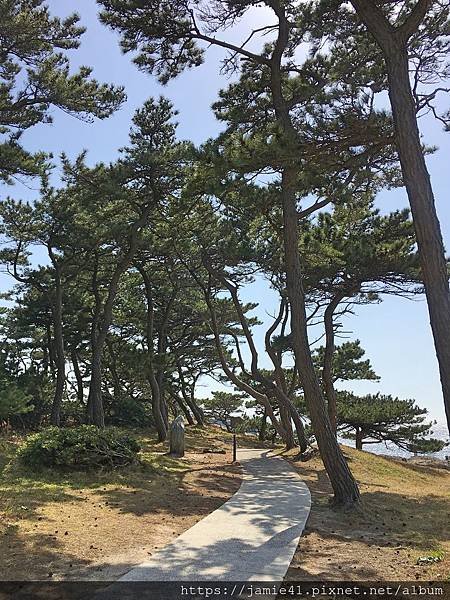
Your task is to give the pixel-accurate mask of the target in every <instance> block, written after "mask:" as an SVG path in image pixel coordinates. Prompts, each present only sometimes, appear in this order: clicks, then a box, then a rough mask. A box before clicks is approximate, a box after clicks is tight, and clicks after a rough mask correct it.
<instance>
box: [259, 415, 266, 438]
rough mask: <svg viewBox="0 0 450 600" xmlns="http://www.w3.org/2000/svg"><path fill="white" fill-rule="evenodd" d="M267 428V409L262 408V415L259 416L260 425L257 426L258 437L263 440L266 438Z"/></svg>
mask: <svg viewBox="0 0 450 600" xmlns="http://www.w3.org/2000/svg"><path fill="white" fill-rule="evenodd" d="M266 430H267V410H266V409H265V408H264V412H263V415H262V417H261V425H260V426H259V431H258V439H259V441H260V442H263V441H264V440H265V439H266Z"/></svg>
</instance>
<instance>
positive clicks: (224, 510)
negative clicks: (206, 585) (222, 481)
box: [119, 449, 311, 581]
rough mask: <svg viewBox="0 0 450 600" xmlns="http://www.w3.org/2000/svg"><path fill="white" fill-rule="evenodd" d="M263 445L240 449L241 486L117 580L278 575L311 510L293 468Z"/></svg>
mask: <svg viewBox="0 0 450 600" xmlns="http://www.w3.org/2000/svg"><path fill="white" fill-rule="evenodd" d="M267 452H268V451H267V450H244V449H243V450H239V451H238V460H239V462H240V463H241V464H242V466H243V469H244V477H243V482H242V485H241V487H240V489H239V490H238V491H237V492H236V493H235V494H234V496H232V497H231V498H230V500H228V502H225V504H223V505H222V506H221V507H220V508H218V509H217V510H215V511H214V512H212V513H210V514H209V515H208V516H207V517H205V518H204V519H202V520H201V521H199V522H198V523H197V524H196V525H194V526H193V527H191V528H190V529H188V530H187V531H185V532H184V533H183V534H182V535H180V536H179V537H178V538H177V539H175V540H174V541H173V542H170V543H169V544H168V545H167V546H165V547H164V548H162V549H161V550H159V551H158V552H156V553H155V554H154V555H153V556H152V558H151V560H150V561H148V562H145V563H141V564H140V565H138V566H137V567H135V568H133V569H132V570H131V571H129V572H128V573H126V574H125V575H124V576H123V577H121V579H120V580H119V581H183V580H184V581H186V580H198V581H200V580H202V581H204V580H208V579H209V580H215V581H233V580H234V581H249V580H254V581H255V580H256V581H257V580H271V581H281V580H282V579H283V576H284V575H285V573H286V571H287V569H288V567H289V564H290V562H291V560H292V557H293V555H294V552H295V549H296V547H297V544H298V540H299V538H300V535H301V533H302V531H303V528H304V526H305V522H306V519H307V518H308V514H309V510H310V504H311V501H310V494H309V490H308V488H307V486H306V484H305V483H304V482H303V481H302V480H301V479H300V477H299V476H298V474H297V473H296V472H295V471H294V469H293V468H292V467H291V466H290V465H289V463H288V462H287V461H285V460H283V459H281V458H276V457H268V456H267Z"/></svg>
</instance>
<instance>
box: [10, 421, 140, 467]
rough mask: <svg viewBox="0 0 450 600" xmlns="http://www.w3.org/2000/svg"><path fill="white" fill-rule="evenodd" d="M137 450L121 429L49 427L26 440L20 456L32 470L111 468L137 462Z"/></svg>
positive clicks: (136, 445) (86, 426)
mask: <svg viewBox="0 0 450 600" xmlns="http://www.w3.org/2000/svg"><path fill="white" fill-rule="evenodd" d="M139 450H140V447H139V444H138V443H137V441H136V440H135V439H134V438H133V437H131V436H130V435H129V434H127V433H124V432H123V431H121V430H120V429H116V428H115V427H108V428H106V429H98V428H97V427H95V426H94V425H80V426H79V427H71V428H58V427H48V428H47V429H45V430H43V431H41V432H39V433H36V434H34V435H32V436H30V437H28V438H27V440H26V442H25V443H24V445H23V446H22V447H21V448H20V450H19V457H20V459H21V461H22V462H23V463H24V464H25V465H27V466H29V467H33V468H41V467H57V468H61V469H70V470H75V471H77V470H86V469H101V468H105V469H113V468H116V467H123V466H125V465H129V464H132V463H134V462H136V460H137V454H138V452H139Z"/></svg>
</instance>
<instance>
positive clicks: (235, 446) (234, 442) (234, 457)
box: [233, 433, 237, 462]
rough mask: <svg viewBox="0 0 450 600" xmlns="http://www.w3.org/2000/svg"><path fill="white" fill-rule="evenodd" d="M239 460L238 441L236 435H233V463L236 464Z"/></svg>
mask: <svg viewBox="0 0 450 600" xmlns="http://www.w3.org/2000/svg"><path fill="white" fill-rule="evenodd" d="M236 460H237V441H236V434H235V433H233V462H236Z"/></svg>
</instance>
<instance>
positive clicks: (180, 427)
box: [169, 415, 184, 457]
mask: <svg viewBox="0 0 450 600" xmlns="http://www.w3.org/2000/svg"><path fill="white" fill-rule="evenodd" d="M169 454H171V455H173V456H179V457H181V456H184V421H183V417H182V416H181V415H178V417H177V418H176V419H174V420H173V422H172V425H171V426H170V450H169Z"/></svg>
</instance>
